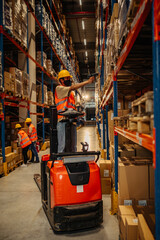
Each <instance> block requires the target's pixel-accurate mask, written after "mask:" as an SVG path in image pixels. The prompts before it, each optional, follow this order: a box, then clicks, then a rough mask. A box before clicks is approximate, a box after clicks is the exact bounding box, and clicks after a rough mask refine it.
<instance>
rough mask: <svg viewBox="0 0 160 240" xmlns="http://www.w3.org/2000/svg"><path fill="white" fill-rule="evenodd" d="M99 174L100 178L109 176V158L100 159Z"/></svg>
mask: <svg viewBox="0 0 160 240" xmlns="http://www.w3.org/2000/svg"><path fill="white" fill-rule="evenodd" d="M99 166H100V175H101V178H108V177H109V178H110V177H111V161H110V160H100V162H99Z"/></svg>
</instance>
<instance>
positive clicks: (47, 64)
mask: <svg viewBox="0 0 160 240" xmlns="http://www.w3.org/2000/svg"><path fill="white" fill-rule="evenodd" d="M46 66H47V72H48V73H49V74H51V75H53V68H52V60H50V59H47V60H46Z"/></svg>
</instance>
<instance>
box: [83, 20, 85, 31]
mask: <svg viewBox="0 0 160 240" xmlns="http://www.w3.org/2000/svg"><path fill="white" fill-rule="evenodd" d="M82 29H83V30H84V29H85V26H84V21H83V20H82Z"/></svg>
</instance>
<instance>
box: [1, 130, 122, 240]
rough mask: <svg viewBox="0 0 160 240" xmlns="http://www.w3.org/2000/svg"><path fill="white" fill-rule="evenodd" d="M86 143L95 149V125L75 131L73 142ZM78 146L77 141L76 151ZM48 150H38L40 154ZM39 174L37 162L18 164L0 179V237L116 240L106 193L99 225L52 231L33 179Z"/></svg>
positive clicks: (116, 233) (96, 144)
mask: <svg viewBox="0 0 160 240" xmlns="http://www.w3.org/2000/svg"><path fill="white" fill-rule="evenodd" d="M80 141H83V142H85V141H86V142H88V143H89V145H90V149H89V150H99V147H98V140H97V135H96V130H95V127H92V126H90V127H83V128H81V129H80V130H78V141H77V142H80ZM80 149H81V146H80V144H79V145H78V150H80ZM47 153H49V149H47V150H46V151H43V152H40V154H39V155H40V156H41V155H44V154H47ZM34 173H40V164H28V167H26V168H23V167H19V168H17V169H16V170H15V171H13V172H11V173H10V174H9V175H8V176H6V177H2V178H0V240H4V239H5V240H22V239H23V240H28V239H30V240H36V239H37V240H45V239H46V240H50V239H52V240H53V239H54V240H60V239H61V240H65V239H68V240H69V239H74V240H80V239H85V240H94V239H100V240H103V239H105V240H118V239H119V229H118V221H117V218H116V216H111V215H110V214H109V210H110V195H103V205H104V208H103V210H104V221H103V224H102V225H101V227H99V228H95V229H90V230H85V231H80V232H76V233H75V232H74V233H68V234H54V232H53V231H52V229H51V227H50V225H49V222H48V220H47V218H46V215H45V213H44V211H43V209H42V205H41V195H40V192H39V190H38V188H37V185H36V184H35V182H34V180H33V174H34Z"/></svg>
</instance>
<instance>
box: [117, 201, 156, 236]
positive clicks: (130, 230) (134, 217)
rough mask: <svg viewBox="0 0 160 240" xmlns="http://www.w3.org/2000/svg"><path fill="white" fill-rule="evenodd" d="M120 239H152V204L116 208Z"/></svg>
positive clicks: (153, 230)
mask: <svg viewBox="0 0 160 240" xmlns="http://www.w3.org/2000/svg"><path fill="white" fill-rule="evenodd" d="M118 220H119V229H120V239H121V240H153V239H154V234H155V214H154V207H153V206H140V205H135V206H124V205H120V206H119V209H118Z"/></svg>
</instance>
